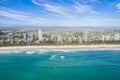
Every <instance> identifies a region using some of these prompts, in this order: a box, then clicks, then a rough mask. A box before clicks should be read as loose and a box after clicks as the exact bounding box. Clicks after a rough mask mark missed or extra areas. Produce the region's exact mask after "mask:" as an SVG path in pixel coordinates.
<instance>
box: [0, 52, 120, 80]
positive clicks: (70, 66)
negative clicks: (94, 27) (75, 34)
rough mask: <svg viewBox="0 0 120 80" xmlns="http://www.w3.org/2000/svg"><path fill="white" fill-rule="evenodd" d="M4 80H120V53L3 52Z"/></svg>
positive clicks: (0, 58) (0, 69) (1, 71)
mask: <svg viewBox="0 0 120 80" xmlns="http://www.w3.org/2000/svg"><path fill="white" fill-rule="evenodd" d="M0 80H120V50H77V51H55V50H53V51H52V50H50V51H49V50H40V51H38V50H33V51H25V50H18V51H0Z"/></svg>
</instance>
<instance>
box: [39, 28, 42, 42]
mask: <svg viewBox="0 0 120 80" xmlns="http://www.w3.org/2000/svg"><path fill="white" fill-rule="evenodd" d="M38 40H39V41H42V40H43V34H42V30H41V29H39V30H38Z"/></svg>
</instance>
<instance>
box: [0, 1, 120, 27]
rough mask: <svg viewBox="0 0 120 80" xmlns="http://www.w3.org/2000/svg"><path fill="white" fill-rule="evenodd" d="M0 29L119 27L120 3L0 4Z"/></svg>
mask: <svg viewBox="0 0 120 80" xmlns="http://www.w3.org/2000/svg"><path fill="white" fill-rule="evenodd" d="M0 25H31V26H120V0H0Z"/></svg>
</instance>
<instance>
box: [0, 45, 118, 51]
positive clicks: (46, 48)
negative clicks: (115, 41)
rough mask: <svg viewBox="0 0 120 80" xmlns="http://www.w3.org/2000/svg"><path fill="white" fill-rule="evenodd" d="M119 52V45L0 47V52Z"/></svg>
mask: <svg viewBox="0 0 120 80" xmlns="http://www.w3.org/2000/svg"><path fill="white" fill-rule="evenodd" d="M105 49H109V50H111V49H116V50H120V45H64V46H13V47H11V46H10V47H0V51H5V50H105Z"/></svg>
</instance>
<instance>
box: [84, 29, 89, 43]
mask: <svg viewBox="0 0 120 80" xmlns="http://www.w3.org/2000/svg"><path fill="white" fill-rule="evenodd" d="M84 41H85V42H87V41H88V31H87V30H86V31H85V32H84Z"/></svg>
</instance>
